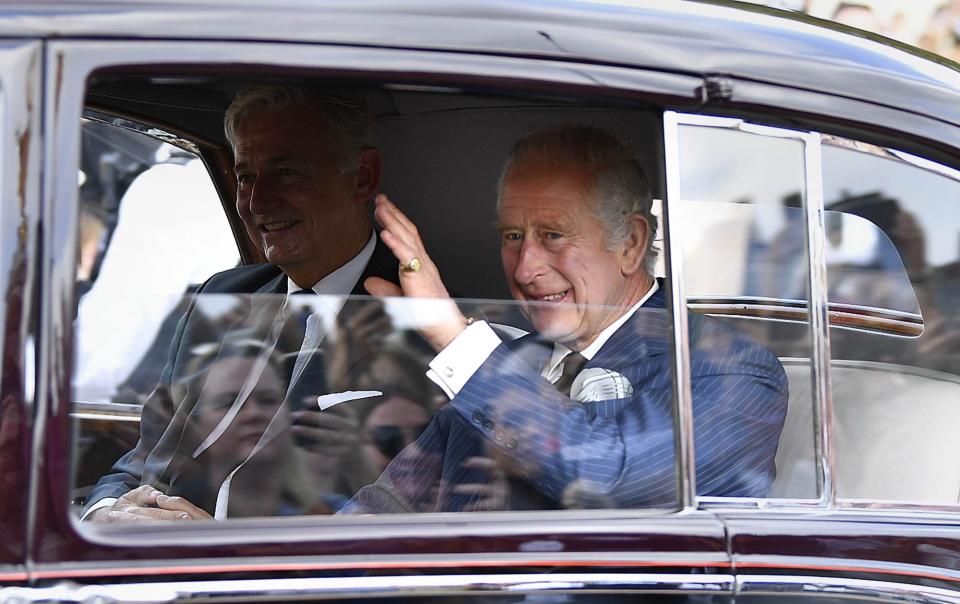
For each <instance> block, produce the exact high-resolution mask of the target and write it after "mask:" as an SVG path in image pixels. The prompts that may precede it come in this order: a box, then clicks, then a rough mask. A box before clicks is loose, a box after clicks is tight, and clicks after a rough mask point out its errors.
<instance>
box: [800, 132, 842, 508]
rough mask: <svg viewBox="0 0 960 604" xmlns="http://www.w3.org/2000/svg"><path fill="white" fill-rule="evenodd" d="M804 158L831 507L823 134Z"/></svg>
mask: <svg viewBox="0 0 960 604" xmlns="http://www.w3.org/2000/svg"><path fill="white" fill-rule="evenodd" d="M802 138H803V142H804V146H803V158H804V188H805V189H806V195H804V196H803V207H804V209H805V212H806V221H805V230H806V238H807V241H806V248H807V260H808V264H807V278H808V281H807V283H808V287H809V293H810V346H811V351H810V352H811V360H812V361H813V362H812V363H811V366H810V373H811V376H810V377H811V379H812V380H813V384H812V386H813V387H812V388H811V391H812V393H813V401H812V403H813V421H814V423H815V429H814V451H815V454H816V457H817V460H818V461H819V463H818V474H819V476H818V479H819V481H820V482H819V485H820V488H821V491H820V496H821V501H823V503H824V504H826V505H827V506H828V507H829V506H831V505H833V502H834V500H835V499H836V483H835V482H834V479H833V476H834V460H833V446H832V441H831V436H830V435H831V431H832V426H833V398H832V395H831V393H830V331H829V326H830V319H829V316H828V312H829V300H828V299H827V296H828V285H827V259H826V251H825V245H826V244H825V241H826V234H825V233H826V226H825V221H824V209H823V164H822V162H823V157H822V153H821V151H822V149H821V147H820V135H819V134H817V133H814V132H812V133H807V134H803V135H802Z"/></svg>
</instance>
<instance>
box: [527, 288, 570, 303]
mask: <svg viewBox="0 0 960 604" xmlns="http://www.w3.org/2000/svg"><path fill="white" fill-rule="evenodd" d="M569 293H570V290H569V289H567V290H564V291H562V292H557V293H555V294H547V295H545V296H529V298H530V300H532V301H533V302H560V301H561V300H563V299H564V298H566V297H567V294H569Z"/></svg>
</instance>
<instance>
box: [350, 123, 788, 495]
mask: <svg viewBox="0 0 960 604" xmlns="http://www.w3.org/2000/svg"><path fill="white" fill-rule="evenodd" d="M498 189H499V196H498V202H497V203H498V206H497V207H498V215H499V225H498V229H499V231H500V234H501V260H502V263H503V267H504V273H505V276H506V278H507V282H508V284H509V286H510V289H511V292H512V295H513V297H514V298H515V299H516V300H517V301H518V302H519V303H520V306H521V308H522V310H523V311H524V313H525V314H526V315H527V317H528V318H529V319H530V322H531V323H532V324H533V326H534V328H535V329H536V333H535V334H532V335H529V336H525V337H522V338H520V339H518V340H516V341H514V342H509V343H504V342H502V341H501V340H500V339H499V338H498V337H497V336H496V335H495V333H494V332H493V330H492V329H491V328H490V327H489V325H487V324H486V322H484V321H473V320H470V319H467V318H465V317H464V316H463V315H461V314H460V313H459V312H458V311H457V310H456V309H455V308H454V307H453V306H451V307H450V309H449V319H448V320H446V321H438V322H437V323H435V324H433V325H430V326H428V327H424V328H422V330H421V333H422V335H423V336H424V338H425V339H426V340H427V341H428V342H429V343H430V344H431V345H432V346H433V348H434V349H435V350H436V351H437V352H438V354H437V356H436V357H435V358H434V360H433V361H432V362H431V363H430V368H431V370H430V374H429V375H430V376H431V378H432V379H434V381H436V382H437V384H438V385H439V386H440V387H441V388H443V389H444V390H445V391H446V392H447V394H448V395H449V396H450V398H451V401H450V403H449V404H448V405H446V406H445V407H444V408H442V409H441V411H440V412H439V413H438V414H437V416H436V417H435V418H434V421H433V422H432V423H431V425H430V426H429V427H428V428H427V430H426V431H425V432H424V434H423V435H422V436H421V437H420V438H419V439H418V440H417V441H416V442H414V443H413V444H412V445H410V446H409V447H407V448H406V449H405V450H404V451H403V452H401V454H400V455H398V456H397V457H396V458H395V459H394V460H393V462H392V463H391V464H390V465H389V466H388V467H387V469H386V470H385V471H384V473H383V474H382V475H381V477H380V478H379V479H378V480H377V482H376V483H374V484H372V485H370V486H367V487H365V488H364V489H362V490H361V491H360V492H359V493H358V494H357V495H356V496H355V497H354V499H353V500H352V501H351V503H350V505H349V506H348V507H347V510H348V511H352V512H372V513H378V512H390V511H396V512H399V511H455V510H494V509H551V508H560V507H610V508H619V507H633V506H641V505H671V504H674V503H675V499H676V469H675V467H676V466H675V463H674V462H675V453H674V417H673V413H672V404H671V400H672V394H673V387H674V386H673V383H672V373H671V362H670V358H671V357H670V354H669V349H670V338H671V321H670V316H669V314H668V313H667V311H666V310H665V307H666V304H665V292H664V285H663V284H662V283H659V282H657V281H656V280H655V279H654V278H653V277H652V273H653V266H654V261H655V252H654V249H653V245H652V240H653V233H654V232H655V230H656V221H655V220H656V219H655V217H654V216H653V215H652V214H651V194H650V189H649V185H648V183H647V181H646V178H645V176H644V174H643V171H642V169H641V168H640V166H639V164H638V162H637V161H636V160H635V159H634V158H633V157H632V156H631V154H630V153H629V151H628V150H627V149H626V148H625V147H624V146H623V145H622V143H620V142H619V141H618V140H617V139H616V138H615V137H614V136H612V135H611V134H609V133H607V132H605V131H602V130H599V129H596V128H591V127H586V126H566V127H561V128H557V129H551V130H546V131H541V132H536V133H533V134H531V135H528V136H526V137H524V138H522V139H521V140H519V141H518V142H517V143H516V144H515V145H514V147H513V149H512V151H511V153H510V157H509V159H508V161H507V163H506V166H505V167H504V169H503V172H502V175H501V179H500V183H499V187H498ZM376 216H377V219H378V220H379V222H380V223H381V224H382V226H383V232H382V237H383V240H384V242H385V243H386V244H387V245H388V246H390V248H391V250H393V252H394V254H395V255H396V257H397V258H398V259H399V261H400V262H401V274H400V285H399V286H396V285H392V284H389V283H387V282H385V281H380V280H377V279H372V280H370V282H368V285H367V288H368V289H369V290H370V291H371V292H372V293H375V294H378V295H405V296H409V297H424V298H445V297H446V296H447V292H446V290H445V288H444V286H443V282H442V280H441V278H440V275H439V273H438V272H437V269H436V266H435V265H434V264H433V262H431V260H430V258H429V256H428V255H427V252H426V249H425V248H424V245H423V242H422V241H421V240H420V237H419V235H418V233H417V230H416V227H415V226H414V225H413V223H411V222H410V220H409V219H408V218H407V217H406V216H405V215H404V214H403V213H402V212H400V211H399V210H398V209H397V208H396V206H394V205H393V204H391V203H390V202H389V201H388V200H387V199H386V198H385V197H384V196H383V195H380V196H378V198H377V208H376ZM690 360H691V364H690V373H691V382H692V392H693V409H694V436H695V446H696V470H697V480H698V484H697V487H698V491H699V493H701V494H706V495H723V496H742V497H759V496H763V495H764V493H765V492H766V490H767V488H768V487H769V485H770V483H771V482H772V480H773V478H774V475H775V468H774V455H775V453H776V448H777V444H778V441H779V435H780V431H781V429H782V427H783V422H784V418H785V415H786V405H787V381H786V376H785V374H784V371H783V368H782V366H781V365H780V363H779V361H778V359H777V358H776V357H775V356H774V355H773V354H772V353H771V352H770V351H768V350H767V349H765V348H763V347H762V346H760V345H758V344H757V343H755V342H753V341H751V340H750V339H749V338H747V337H746V336H744V335H743V334H740V333H739V332H737V331H735V330H733V329H731V328H729V327H727V326H725V325H724V324H722V323H720V322H719V321H717V320H715V319H711V318H707V317H702V316H697V315H694V316H692V317H691V319H690Z"/></svg>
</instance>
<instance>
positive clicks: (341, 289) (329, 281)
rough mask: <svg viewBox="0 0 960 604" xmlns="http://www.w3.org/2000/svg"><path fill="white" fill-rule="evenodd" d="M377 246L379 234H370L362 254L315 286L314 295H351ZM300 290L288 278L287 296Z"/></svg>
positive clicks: (361, 251)
mask: <svg viewBox="0 0 960 604" xmlns="http://www.w3.org/2000/svg"><path fill="white" fill-rule="evenodd" d="M376 245H377V234H376V232H372V233H370V239H368V240H367V244H366V245H365V246H363V249H361V250H360V253H358V254H357V255H356V256H354V257H353V258H351V259H350V260H347V262H346V263H345V264H344V265H343V266H341V267H340V268H338V269H337V270H335V271H333V272H332V273H330V274H329V275H327V276H326V277H324V278H323V279H320V281H318V282H316V283H315V284H314V285H313V288H312V289H313V291H314V293H316V294H318V295H320V296H328V295H333V296H344V295H348V294H350V292H352V291H353V288H354V287H356V286H357V281H359V280H360V276H361V275H362V274H363V269H364V268H366V266H367V263H368V262H370V258H371V257H372V256H373V248H374V247H376ZM299 290H300V286H299V285H297V284H296V283H294V282H293V279H291V278H290V277H287V295H289V294H292V293H293V292H295V291H299Z"/></svg>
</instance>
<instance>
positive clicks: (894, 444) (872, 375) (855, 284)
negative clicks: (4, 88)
mask: <svg viewBox="0 0 960 604" xmlns="http://www.w3.org/2000/svg"><path fill="white" fill-rule="evenodd" d="M828 142H829V143H830V144H829V145H826V146H824V149H823V157H824V190H825V194H826V204H827V208H828V209H830V210H831V211H832V212H835V213H840V214H841V216H842V219H843V220H844V226H846V225H847V224H849V223H851V221H856V222H858V223H866V224H868V225H869V226H871V227H873V228H874V230H875V235H874V239H873V241H874V243H873V244H872V245H871V241H870V240H868V239H866V238H864V237H862V236H861V237H860V238H859V239H858V241H859V243H860V246H861V248H863V249H865V250H869V251H871V254H869V255H866V256H865V257H863V258H861V259H859V261H858V262H855V263H854V262H850V263H848V264H846V265H832V266H830V267H829V270H830V271H831V276H830V278H831V282H832V283H833V282H835V281H838V280H839V281H848V282H850V284H851V285H852V287H851V288H850V290H851V291H855V292H858V293H857V296H858V297H863V296H865V295H868V296H870V297H871V299H872V300H874V301H875V302H876V303H877V304H878V305H879V304H886V305H888V306H887V307H889V308H893V309H897V310H901V309H906V310H909V309H910V306H913V308H914V310H913V311H912V312H914V313H917V314H918V315H920V317H922V318H921V319H920V321H919V324H918V327H920V329H919V330H918V331H917V332H916V333H914V334H910V335H913V336H916V335H919V337H889V336H880V335H878V334H875V333H870V332H863V331H850V330H839V329H834V330H832V332H831V347H832V356H833V359H834V361H833V370H832V378H833V379H832V381H833V393H834V395H833V400H834V415H835V418H836V439H835V440H836V449H837V480H838V482H837V484H838V495H839V496H840V497H847V498H857V499H892V500H908V501H922V502H938V503H956V502H957V500H958V499H957V498H958V495H957V494H958V492H960V464H958V463H957V462H956V460H957V459H958V458H960V457H958V456H960V447H958V445H957V439H956V438H955V434H954V432H955V426H956V425H957V422H960V405H958V404H957V402H958V401H960V380H958V377H957V374H958V373H960V372H958V367H960V364H958V361H960V325H958V323H957V321H956V320H955V317H956V316H957V313H956V311H955V309H956V307H957V302H958V298H957V296H958V295H960V288H958V287H957V284H958V283H960V281H958V277H957V275H958V270H957V267H958V266H960V220H958V219H957V218H956V217H955V216H956V213H955V212H953V211H952V210H953V207H952V206H953V205H954V204H955V203H956V201H957V200H960V182H958V181H957V180H953V179H950V178H948V177H945V176H943V175H941V174H937V173H935V172H932V171H928V170H925V169H922V168H920V167H917V166H914V165H911V164H909V163H907V162H905V161H901V160H900V159H898V157H897V154H895V153H893V152H890V151H887V150H884V149H877V148H871V147H865V146H857V145H851V144H849V142H848V141H842V140H833V139H828ZM843 235H844V236H845V235H846V233H843ZM897 275H899V279H898V282H897V286H896V288H893V287H891V285H892V283H893V282H894V281H895V276H897ZM908 286H909V295H906V292H907V287H908ZM921 331H922V333H921ZM947 426H949V427H947Z"/></svg>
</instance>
